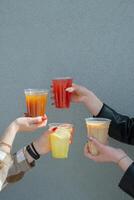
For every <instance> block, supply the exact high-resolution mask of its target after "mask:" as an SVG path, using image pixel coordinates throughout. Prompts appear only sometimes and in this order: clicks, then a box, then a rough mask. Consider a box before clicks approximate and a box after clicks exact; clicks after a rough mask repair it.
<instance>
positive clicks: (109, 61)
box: [0, 0, 134, 200]
mask: <svg viewBox="0 0 134 200" xmlns="http://www.w3.org/2000/svg"><path fill="white" fill-rule="evenodd" d="M133 54H134V1H133V0H83V1H81V0H49V1H48V0H38V1H36V0H23V1H22V0H12V1H11V0H1V1H0V93H1V98H0V116H1V120H0V132H1V133H2V132H3V131H4V129H5V127H6V126H7V125H8V124H9V123H10V122H11V121H12V120H14V119H15V118H16V117H17V116H21V115H22V113H23V112H24V111H25V99H24V94H23V89H24V88H29V87H30V88H35V87H36V88H49V87H50V81H51V79H52V78H53V77H55V76H72V77H73V78H74V81H75V82H76V83H79V84H82V85H85V86H87V87H88V88H91V89H92V90H93V91H94V92H95V93H96V94H98V96H99V97H100V98H101V99H102V100H103V101H104V102H106V103H107V104H109V105H110V106H112V107H113V108H115V109H116V110H117V111H119V112H121V113H123V114H128V115H130V116H132V115H133V113H134V107H133V102H134V87H133V83H134V82H133V79H134V78H133V77H134V55H133ZM47 114H48V117H49V122H53V121H68V122H72V123H74V124H75V126H76V134H75V140H74V144H73V145H72V146H71V150H70V155H69V159H68V160H66V161H63V160H60V161H59V160H54V159H51V156H50V155H48V156H46V157H42V158H41V159H40V161H38V163H37V167H36V168H34V169H33V170H32V171H31V172H29V173H28V174H27V175H26V176H25V178H24V179H23V180H22V181H21V182H19V183H18V184H15V185H14V186H12V187H9V188H7V189H6V190H4V191H3V192H2V193H1V194H0V199H2V200H8V199H14V200H18V199H19V200H24V199H25V200H33V199H34V200H43V199H47V200H52V199H55V200H61V199H62V200H76V199H77V200H82V199H83V200H89V199H91V200H97V199H99V200H108V199H109V200H110V199H111V200H113V199H123V200H124V199H131V198H130V197H128V196H127V195H126V194H124V193H123V192H122V191H121V190H120V189H119V188H118V182H119V180H120V178H121V176H122V175H123V173H122V171H121V170H120V169H118V168H117V167H116V166H114V165H112V164H98V165H97V164H96V163H94V162H92V161H90V160H88V159H86V158H85V157H84V156H83V146H84V144H85V142H86V129H85V124H84V118H85V117H87V116H89V113H88V112H87V111H86V109H85V108H84V107H83V106H82V105H72V106H71V109H70V110H66V111H61V110H60V111H59V110H55V109H54V108H53V107H52V106H51V102H50V99H49V102H48V108H47ZM41 131H43V130H39V131H38V132H37V133H36V134H28V135H27V134H18V135H17V137H16V140H15V144H14V151H16V150H17V149H19V148H20V147H21V146H23V145H24V144H27V143H28V142H30V141H31V140H32V138H34V137H36V136H37V135H39V134H40V133H41ZM110 142H111V143H112V145H114V146H120V147H122V148H124V149H125V150H126V151H127V152H128V153H129V155H131V156H132V157H134V155H133V147H129V146H128V145H122V144H120V143H118V142H115V141H113V140H110Z"/></svg>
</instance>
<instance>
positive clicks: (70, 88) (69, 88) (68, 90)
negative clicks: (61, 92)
mask: <svg viewBox="0 0 134 200" xmlns="http://www.w3.org/2000/svg"><path fill="white" fill-rule="evenodd" d="M74 90H75V89H74V88H73V87H68V88H66V91H67V92H70V93H72V92H74Z"/></svg>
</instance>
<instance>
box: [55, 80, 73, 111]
mask: <svg viewBox="0 0 134 200" xmlns="http://www.w3.org/2000/svg"><path fill="white" fill-rule="evenodd" d="M72 82H73V81H72V78H70V77H62V78H56V79H53V80H52V89H53V94H54V104H55V107H56V108H69V107H70V100H71V93H69V92H67V91H66V88H68V87H72Z"/></svg>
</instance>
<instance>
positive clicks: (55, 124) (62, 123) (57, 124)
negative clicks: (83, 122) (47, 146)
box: [48, 122, 74, 128]
mask: <svg viewBox="0 0 134 200" xmlns="http://www.w3.org/2000/svg"><path fill="white" fill-rule="evenodd" d="M64 124H65V125H69V127H73V126H74V125H73V124H71V123H64V122H61V123H60V122H53V123H49V124H48V126H49V128H50V127H53V126H54V127H56V126H60V125H64Z"/></svg>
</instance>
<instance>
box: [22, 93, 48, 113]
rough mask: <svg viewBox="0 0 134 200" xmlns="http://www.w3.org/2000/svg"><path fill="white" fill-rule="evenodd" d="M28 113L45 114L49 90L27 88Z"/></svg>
mask: <svg viewBox="0 0 134 200" xmlns="http://www.w3.org/2000/svg"><path fill="white" fill-rule="evenodd" d="M24 93H25V97H26V107H27V114H28V116H29V117H37V116H44V114H45V113H46V105H47V97H48V90H37V89H25V90H24Z"/></svg>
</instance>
